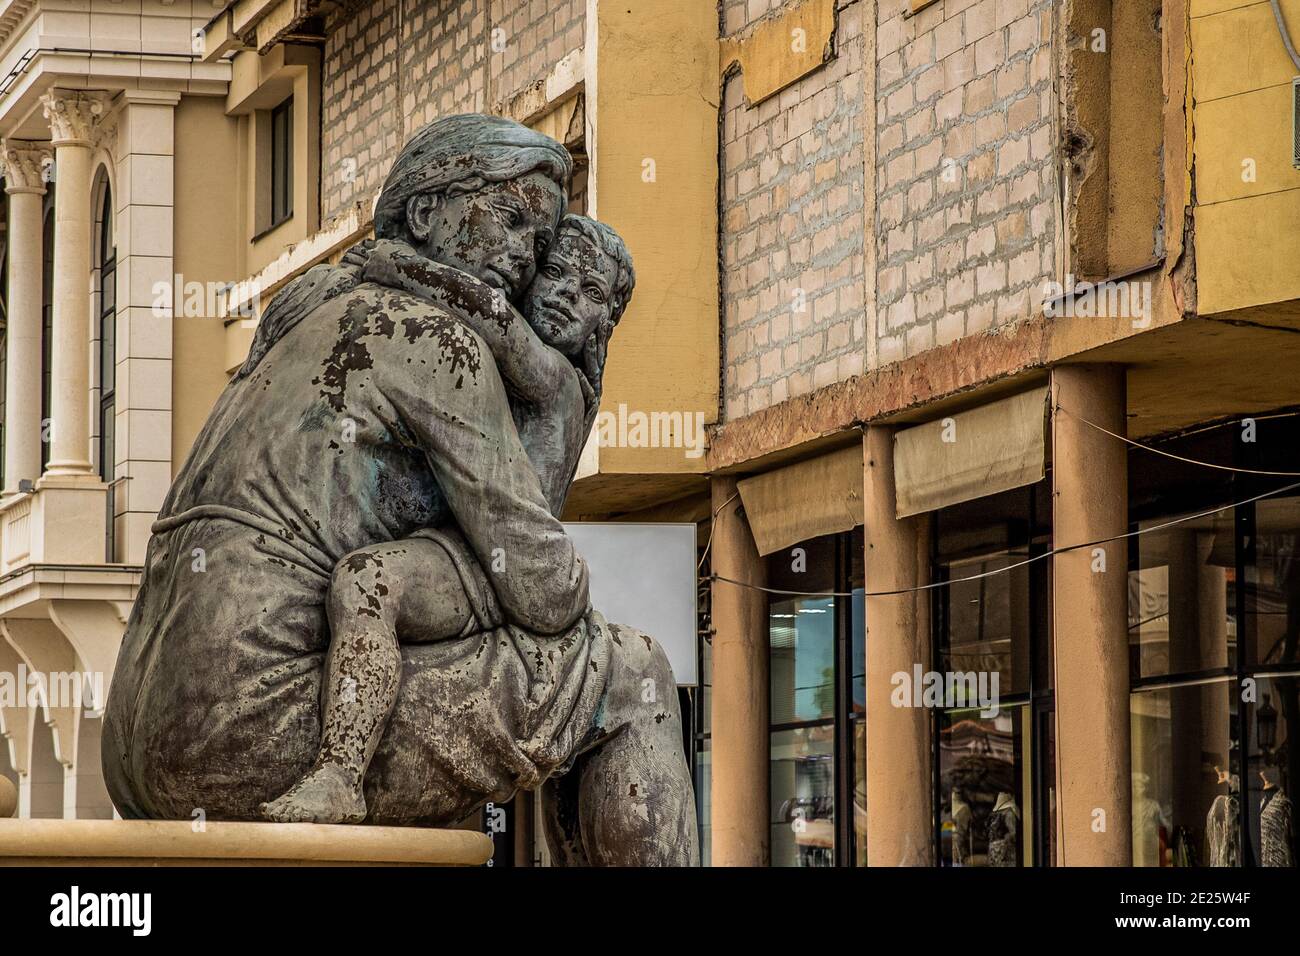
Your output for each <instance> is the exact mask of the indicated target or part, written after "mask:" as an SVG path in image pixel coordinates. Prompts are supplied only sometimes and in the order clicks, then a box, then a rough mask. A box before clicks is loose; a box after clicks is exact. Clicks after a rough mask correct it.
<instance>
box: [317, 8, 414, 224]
mask: <svg viewBox="0 0 1300 956" xmlns="http://www.w3.org/2000/svg"><path fill="white" fill-rule="evenodd" d="M400 2H401V0H375V2H372V3H369V4H366V5H363V6H360V7H358V8H356V9H354V10H350V11H347V12H345V13H340V14H338V15H337V16H336V17H335V19H334V20H333V21H332V22H331V23H330V24H329V27H328V34H329V35H328V39H327V40H326V42H325V51H324V55H323V58H322V68H321V86H322V90H321V113H322V115H321V169H320V176H321V219H322V221H323V222H328V221H329V220H330V219H332V218H334V217H335V216H337V215H338V214H339V213H341V212H344V211H345V210H346V209H347V208H348V207H349V206H351V204H352V203H353V202H355V201H357V200H359V199H362V198H368V197H370V196H372V195H374V193H375V191H376V190H377V189H378V188H379V187H380V185H381V184H382V183H383V178H384V175H385V173H386V171H387V163H386V162H385V158H386V157H387V155H388V154H387V150H386V144H387V143H390V142H392V141H393V140H395V139H397V138H398V137H400V136H401V131H402V119H401V114H400V112H399V109H398V102H397V87H398V83H397V72H398V30H399V12H400V11H399V3H400Z"/></svg>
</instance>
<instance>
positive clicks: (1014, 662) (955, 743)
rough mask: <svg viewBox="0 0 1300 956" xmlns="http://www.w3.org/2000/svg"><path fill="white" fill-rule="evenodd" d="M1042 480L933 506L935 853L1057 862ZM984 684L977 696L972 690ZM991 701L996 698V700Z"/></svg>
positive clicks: (958, 859)
mask: <svg viewBox="0 0 1300 956" xmlns="http://www.w3.org/2000/svg"><path fill="white" fill-rule="evenodd" d="M1050 513H1051V512H1050V502H1049V499H1048V494H1047V482H1040V483H1038V484H1037V485H1034V486H1031V487H1028V488H1023V489H1018V490H1016V491H1009V492H1004V493H1002V494H998V495H993V496H990V497H988V498H982V499H979V500H977V501H971V502H967V503H965V504H962V505H957V506H954V507H951V508H945V509H943V510H942V511H940V512H938V513H937V514H936V516H935V559H936V560H935V565H934V575H935V580H936V581H948V582H950V583H949V584H948V586H947V587H943V588H938V589H936V591H935V594H934V603H933V608H934V661H935V663H934V665H933V666H934V669H935V670H936V671H937V672H938V674H939V675H940V676H941V678H942V679H943V681H944V687H945V693H947V688H949V687H951V688H952V692H951V697H950V698H946V699H945V700H944V702H943V709H941V710H940V711H939V713H938V715H937V718H936V722H935V726H936V730H937V734H936V739H935V758H934V759H935V762H936V764H937V774H938V780H937V788H938V789H937V793H936V794H935V807H934V812H935V831H936V836H935V838H936V841H937V849H936V857H937V862H938V863H939V865H941V866H1035V865H1048V866H1050V865H1052V864H1053V863H1054V862H1055V860H1054V857H1053V848H1054V834H1053V833H1052V832H1051V828H1052V826H1053V821H1052V813H1053V809H1052V808H1053V806H1054V801H1055V780H1054V779H1053V767H1054V762H1053V759H1054V755H1053V752H1052V746H1051V722H1052V696H1051V694H1052V689H1051V680H1050V675H1051V666H1050V663H1051V660H1050V655H1051V650H1050V637H1049V631H1050V627H1049V621H1050V594H1051V586H1050V576H1049V570H1050V567H1049V562H1047V561H1045V560H1043V561H1033V562H1032V563H1026V562H1027V561H1029V560H1030V559H1031V558H1033V557H1035V556H1036V555H1040V554H1043V553H1045V552H1046V551H1047V550H1048V549H1049V548H1050V546H1051V529H1050V526H1049V525H1048V524H1047V523H1046V517H1047V516H1048V515H1050ZM972 693H974V694H976V695H978V699H979V705H978V706H975V701H973V700H972V699H971V695H972ZM989 703H994V704H995V705H996V713H993V710H994V709H995V708H991V707H989V706H988V705H989Z"/></svg>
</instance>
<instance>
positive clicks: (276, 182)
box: [271, 99, 293, 225]
mask: <svg viewBox="0 0 1300 956" xmlns="http://www.w3.org/2000/svg"><path fill="white" fill-rule="evenodd" d="M292 214H293V100H292V99H288V100H285V101H284V102H283V103H281V104H280V105H279V106H277V107H276V108H275V109H274V110H272V111H271V224H272V225H276V224H278V223H280V222H283V221H284V220H285V219H288V218H289V216H291V215H292Z"/></svg>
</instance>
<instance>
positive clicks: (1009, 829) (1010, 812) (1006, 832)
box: [989, 791, 1020, 866]
mask: <svg viewBox="0 0 1300 956" xmlns="http://www.w3.org/2000/svg"><path fill="white" fill-rule="evenodd" d="M1019 831H1020V808H1019V807H1017V806H1016V798H1015V797H1013V796H1012V795H1011V794H1009V793H1007V792H1006V791H1003V792H1001V793H999V794H998V799H997V803H995V804H994V805H993V813H992V814H991V815H990V816H989V866H1016V865H1017V859H1016V857H1017V853H1016V849H1017V834H1018V833H1019Z"/></svg>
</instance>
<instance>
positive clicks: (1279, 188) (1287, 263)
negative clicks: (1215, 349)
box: [1190, 0, 1300, 315]
mask: <svg viewBox="0 0 1300 956" xmlns="http://www.w3.org/2000/svg"><path fill="white" fill-rule="evenodd" d="M1281 8H1282V14H1283V17H1284V18H1285V20H1286V22H1287V24H1288V26H1289V27H1290V28H1291V39H1292V42H1294V43H1300V0H1281ZM1190 12H1191V17H1192V21H1191V28H1192V29H1191V33H1192V92H1193V95H1194V97H1195V103H1196V106H1195V111H1194V114H1193V131H1194V133H1193V135H1194V143H1195V146H1194V157H1195V175H1196V196H1197V207H1196V212H1195V218H1196V262H1197V297H1198V306H1199V311H1200V312H1201V314H1203V315H1209V314H1213V313H1217V312H1225V311H1229V310H1232V309H1241V308H1247V307H1250V306H1259V305H1268V304H1271V303H1276V302H1285V301H1287V300H1291V299H1300V269H1297V267H1296V263H1297V261H1298V257H1300V170H1296V169H1294V168H1293V167H1292V166H1291V80H1292V78H1293V77H1294V76H1296V75H1297V73H1300V70H1297V68H1296V66H1295V65H1294V64H1293V63H1292V62H1291V59H1290V57H1288V56H1287V53H1286V48H1285V47H1284V46H1283V43H1282V38H1281V36H1280V35H1279V34H1278V31H1277V26H1276V24H1275V22H1274V19H1273V12H1272V9H1271V8H1270V6H1269V4H1268V2H1267V0H1255V2H1242V0H1192V2H1191V8H1190ZM1246 160H1253V162H1254V172H1255V181H1254V182H1249V181H1246V180H1243V178H1242V177H1243V162H1244V161H1246Z"/></svg>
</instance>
